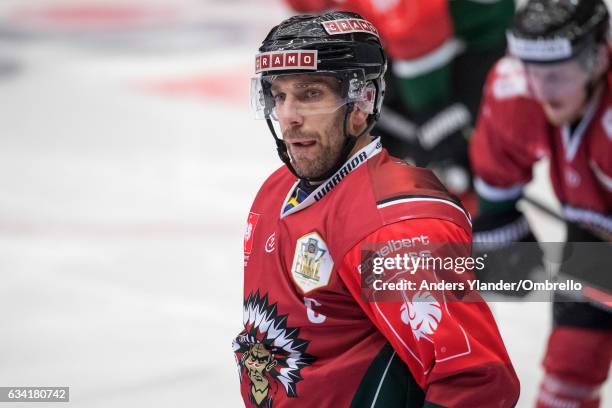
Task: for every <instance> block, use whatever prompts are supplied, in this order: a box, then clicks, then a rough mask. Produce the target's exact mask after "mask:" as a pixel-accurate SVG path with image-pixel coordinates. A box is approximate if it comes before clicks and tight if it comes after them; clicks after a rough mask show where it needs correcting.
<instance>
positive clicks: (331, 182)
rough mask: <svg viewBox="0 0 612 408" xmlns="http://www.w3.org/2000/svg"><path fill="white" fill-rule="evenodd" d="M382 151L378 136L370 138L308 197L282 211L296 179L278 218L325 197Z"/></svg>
mask: <svg viewBox="0 0 612 408" xmlns="http://www.w3.org/2000/svg"><path fill="white" fill-rule="evenodd" d="M381 151H382V143H381V142H380V137H377V138H375V139H374V140H372V141H371V142H370V143H369V144H368V145H367V146H365V147H363V148H362V149H361V150H359V151H357V152H356V153H355V154H354V155H352V156H351V157H349V158H348V160H347V161H346V162H345V163H344V165H343V166H342V167H340V169H339V170H338V171H337V172H335V173H334V174H333V175H332V176H331V177H330V178H328V179H327V180H325V181H324V182H322V183H321V185H320V186H319V187H317V188H316V189H315V190H314V191H312V192H311V193H310V194H309V195H308V197H306V198H305V199H304V201H302V202H301V203H299V204H298V205H296V206H295V207H293V208H291V209H289V210H287V211H285V212H283V209H284V208H285V207H286V206H287V202H288V201H289V199H290V198H291V195H292V193H293V191H294V190H295V188H296V187H297V185H298V184H299V182H300V181H299V180H297V181H296V182H295V183H294V184H293V186H291V188H290V189H289V193H288V194H287V197H285V200H284V201H283V205H282V206H281V213H280V218H284V217H286V216H288V215H291V214H293V213H296V212H298V211H301V210H303V209H304V208H307V207H310V206H311V205H312V204H314V203H316V202H317V201H319V200H321V199H322V198H323V197H325V196H326V195H327V194H328V193H329V192H331V191H332V190H333V189H334V188H335V187H336V186H337V185H338V184H340V182H341V181H342V180H343V179H344V178H346V176H348V175H349V174H350V173H352V172H353V171H355V169H357V168H358V167H360V166H361V165H362V164H364V163H365V162H367V161H368V160H369V159H370V158H372V157H374V156H376V155H377V154H378V153H380V152H381Z"/></svg>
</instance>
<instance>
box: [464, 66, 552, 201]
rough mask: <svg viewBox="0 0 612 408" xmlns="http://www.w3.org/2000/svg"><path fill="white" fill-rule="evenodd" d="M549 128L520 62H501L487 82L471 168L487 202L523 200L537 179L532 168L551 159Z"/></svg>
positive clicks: (471, 150)
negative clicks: (546, 140)
mask: <svg viewBox="0 0 612 408" xmlns="http://www.w3.org/2000/svg"><path fill="white" fill-rule="evenodd" d="M547 133H548V131H547V124H546V121H545V117H544V114H543V112H542V111H541V108H540V107H539V106H538V105H537V103H536V102H535V101H534V100H533V99H531V98H529V97H528V94H527V81H526V78H525V76H524V73H523V68H522V65H520V62H518V61H516V60H512V59H508V58H504V59H502V60H501V61H500V62H498V63H497V64H496V66H495V67H494V68H493V69H492V71H491V73H490V74H489V77H488V79H487V82H486V85H485V89H484V95H483V101H482V105H481V108H480V113H479V117H478V121H477V124H476V129H475V131H474V134H473V136H472V139H471V140H470V149H469V154H470V162H471V165H472V169H473V171H474V174H475V180H474V186H475V188H476V191H477V192H478V195H479V196H481V197H482V198H484V199H486V200H487V201H506V200H514V199H518V198H519V197H520V196H521V194H522V188H523V186H524V185H525V184H526V183H528V182H529V181H530V180H531V178H532V166H533V164H534V163H535V162H536V161H537V160H538V159H539V158H540V157H542V156H544V155H545V154H546V152H545V146H546V144H545V143H543V142H544V140H543V138H544V137H546V135H547Z"/></svg>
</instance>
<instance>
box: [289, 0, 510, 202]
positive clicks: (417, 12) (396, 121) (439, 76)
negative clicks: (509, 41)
mask: <svg viewBox="0 0 612 408" xmlns="http://www.w3.org/2000/svg"><path fill="white" fill-rule="evenodd" d="M285 1H286V3H288V4H289V5H290V6H291V7H292V8H293V9H295V10H296V11H299V12H321V11H323V10H326V9H329V8H337V9H341V10H349V11H355V12H357V13H359V14H361V15H362V16H364V17H365V18H367V19H368V20H369V21H371V22H372V23H373V24H374V25H375V26H376V27H377V28H378V29H379V31H380V36H381V39H382V41H383V45H384V46H385V49H386V50H387V52H388V54H389V57H390V59H391V62H390V66H389V70H388V72H387V77H386V79H387V96H386V97H385V102H384V104H385V105H384V108H383V112H382V115H381V118H380V120H379V122H378V124H377V127H376V128H375V132H376V133H377V134H380V135H381V137H382V141H383V145H384V146H385V147H386V148H387V149H389V151H390V152H391V154H393V155H394V156H397V157H401V158H404V159H406V160H408V161H409V162H411V163H414V164H416V165H417V166H422V167H429V168H431V169H432V170H433V171H434V173H435V174H436V175H437V176H438V177H439V178H440V179H441V180H442V182H443V184H444V185H445V186H446V187H447V188H448V189H449V190H450V192H451V193H453V194H455V195H457V196H459V198H460V199H461V200H462V202H463V203H464V205H465V206H466V208H467V209H468V210H469V211H470V212H471V213H475V210H476V208H477V203H476V199H475V194H474V193H473V187H472V185H471V180H472V176H471V170H470V166H469V160H468V148H467V141H468V139H469V137H470V136H471V132H472V128H473V124H474V118H475V117H476V113H477V112H478V108H479V106H480V97H481V95H482V87H483V85H484V82H485V78H486V76H487V73H488V72H489V70H490V69H491V67H492V66H493V64H494V63H495V61H497V60H498V59H499V58H501V57H502V56H503V55H504V53H505V50H506V41H505V32H506V29H507V28H508V26H509V24H510V21H511V20H512V16H513V14H514V9H515V4H514V0H496V1H478V0H453V1H449V0H387V1H380V0H285Z"/></svg>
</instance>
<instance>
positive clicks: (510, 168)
mask: <svg viewBox="0 0 612 408" xmlns="http://www.w3.org/2000/svg"><path fill="white" fill-rule="evenodd" d="M605 79H606V87H605V89H604V91H603V93H602V94H601V96H600V97H599V98H598V99H596V100H593V101H592V103H591V104H590V105H589V106H588V107H587V109H586V111H585V113H584V116H583V118H582V119H581V121H580V123H578V124H577V125H576V126H575V128H574V129H573V131H572V129H571V128H570V126H561V127H556V126H553V125H551V124H549V123H548V121H547V120H546V116H545V114H544V111H543V110H542V108H541V107H540V105H539V104H538V103H537V102H536V101H535V100H534V99H532V98H531V97H530V95H529V89H528V83H527V80H526V77H525V73H524V68H523V65H522V64H521V62H520V61H518V60H516V59H513V58H510V57H506V58H503V59H502V60H500V61H499V62H498V63H497V64H496V66H495V67H494V68H493V70H492V71H491V73H490V75H489V78H488V79H487V83H486V85H485V95H484V98H483V104H482V107H481V112H480V117H479V119H478V124H477V127H476V132H475V134H474V136H473V139H472V141H471V146H470V150H471V151H470V156H471V157H470V158H471V162H472V165H473V168H474V172H475V174H476V176H477V179H476V182H475V186H476V190H477V191H478V193H479V194H480V195H481V196H482V197H483V198H485V199H487V200H489V201H500V200H511V199H517V198H519V197H520V195H521V192H522V187H523V186H524V185H525V183H527V182H529V181H530V180H531V169H532V166H533V164H534V162H536V161H537V160H538V159H539V158H541V157H543V156H548V157H549V158H550V178H551V182H552V186H553V188H554V191H555V193H556V195H557V197H558V199H559V201H560V202H561V204H562V205H563V211H564V215H565V217H566V218H567V219H568V220H569V221H573V222H579V223H582V224H588V225H591V226H592V227H595V228H597V229H603V230H604V231H612V92H611V87H612V73H610V72H609V73H608V75H607V78H605Z"/></svg>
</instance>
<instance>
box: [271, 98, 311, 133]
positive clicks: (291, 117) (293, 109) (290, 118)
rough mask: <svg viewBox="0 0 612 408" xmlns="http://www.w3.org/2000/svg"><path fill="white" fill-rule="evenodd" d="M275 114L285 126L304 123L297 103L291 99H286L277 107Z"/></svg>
mask: <svg viewBox="0 0 612 408" xmlns="http://www.w3.org/2000/svg"><path fill="white" fill-rule="evenodd" d="M276 113H277V115H278V119H279V121H280V122H283V123H285V124H286V125H291V126H295V125H301V124H302V123H303V122H304V116H303V115H302V113H301V111H300V105H299V103H296V101H295V100H294V99H293V98H290V97H287V98H286V99H285V100H284V101H283V103H282V104H280V105H277V107H276Z"/></svg>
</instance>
